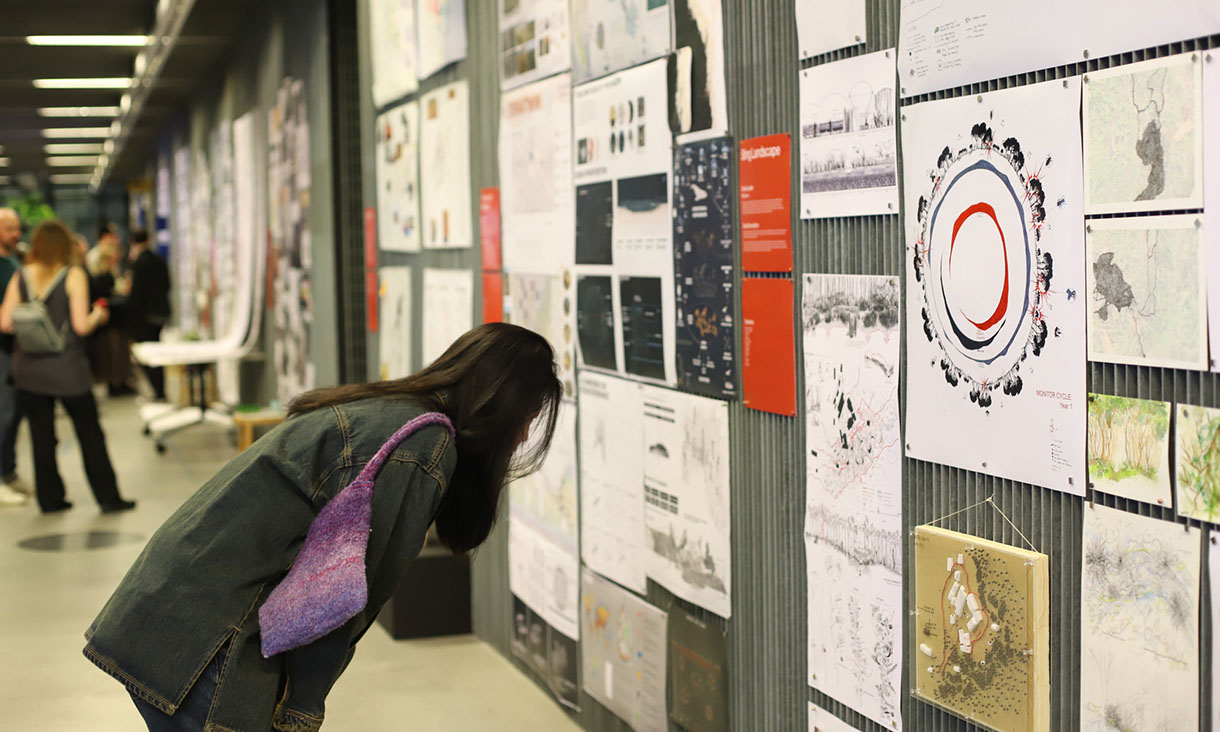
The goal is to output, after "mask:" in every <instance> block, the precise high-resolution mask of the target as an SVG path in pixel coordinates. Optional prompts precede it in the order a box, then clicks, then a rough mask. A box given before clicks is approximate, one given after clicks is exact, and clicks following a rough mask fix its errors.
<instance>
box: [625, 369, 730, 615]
mask: <svg viewBox="0 0 1220 732" xmlns="http://www.w3.org/2000/svg"><path fill="white" fill-rule="evenodd" d="M643 403H644V425H643V426H644V433H643V434H644V441H643V444H642V445H641V448H642V450H643V452H644V523H645V526H646V527H647V534H646V537H645V546H646V548H647V552H646V561H647V564H646V566H647V568H648V576H649V577H652V578H653V579H655V580H656V581H657V582H659V583H661V584H662V585H664V586H665V587H667V588H668V589H669V590H670V592H673V593H674V594H675V595H677V596H678V597H681V598H682V599H684V600H687V601H689V602H693V603H695V604H696V605H699V606H700V607H704V608H707V609H708V610H710V611H712V612H714V613H716V614H717V615H719V616H720V617H722V618H728V617H730V615H731V614H732V597H733V593H732V572H731V570H732V542H731V541H730V529H731V521H730V517H729V410H728V405H727V404H725V403H724V402H721V401H717V400H714V399H707V398H705V397H700V396H695V395H693V394H685V393H683V392H678V391H673V390H671V389H663V388H660V387H655V386H645V387H644V393H643Z"/></svg>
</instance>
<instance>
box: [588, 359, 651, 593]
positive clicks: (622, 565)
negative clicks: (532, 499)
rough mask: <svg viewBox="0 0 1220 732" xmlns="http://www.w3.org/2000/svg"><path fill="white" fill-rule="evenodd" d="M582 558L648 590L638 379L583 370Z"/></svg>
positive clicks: (628, 585) (625, 583)
mask: <svg viewBox="0 0 1220 732" xmlns="http://www.w3.org/2000/svg"><path fill="white" fill-rule="evenodd" d="M578 378H579V380H580V556H581V559H582V560H583V561H584V563H585V565H586V566H588V567H589V568H590V569H592V570H594V571H596V572H597V573H598V574H601V575H603V576H605V577H608V578H610V579H612V580H614V581H615V582H617V583H619V584H620V585H622V586H624V587H626V588H627V589H630V590H634V591H635V592H638V593H640V594H643V593H644V591H645V590H646V589H647V584H648V582H647V579H646V577H645V569H644V556H645V554H644V538H645V537H644V534H645V528H644V450H643V437H642V435H643V433H644V424H643V420H644V408H643V402H642V393H641V390H642V389H643V387H642V386H640V385H639V384H638V383H636V382H634V381H628V380H626V379H619V378H615V377H613V376H606V375H604V374H598V373H595V372H592V371H585V370H584V369H581V371H580V374H579V377H578Z"/></svg>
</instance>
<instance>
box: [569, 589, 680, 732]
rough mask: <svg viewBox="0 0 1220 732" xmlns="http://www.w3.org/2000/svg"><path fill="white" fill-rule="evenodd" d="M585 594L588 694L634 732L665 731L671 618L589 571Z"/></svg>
mask: <svg viewBox="0 0 1220 732" xmlns="http://www.w3.org/2000/svg"><path fill="white" fill-rule="evenodd" d="M580 592H581V603H580V609H581V635H580V651H581V661H582V673H581V675H580V677H581V682H582V683H583V684H584V688H585V691H586V692H587V693H588V694H589V696H591V697H593V698H594V699H596V700H597V701H598V702H600V703H601V704H602V705H603V706H605V707H606V708H607V709H609V710H610V711H611V712H613V713H614V714H616V715H618V716H619V718H620V719H622V720H623V721H624V722H626V723H627V724H628V725H629V726H630V727H631V729H633V730H635V732H666V731H667V730H668V729H669V721H668V715H667V713H666V699H665V684H666V679H667V677H666V673H665V671H666V666H665V658H666V653H667V649H666V647H665V646H666V623H667V622H668V620H669V616H668V615H667V614H666V613H665V611H664V610H658V609H657V608H655V607H653V606H652V605H649V604H648V603H647V602H645V601H644V600H641V599H640V598H638V597H636V596H635V595H633V594H631V593H630V592H627V591H626V590H624V589H623V588H621V587H619V586H618V585H616V584H614V583H613V582H610V581H609V580H606V579H603V578H602V577H599V576H598V575H596V574H594V573H593V572H590V571H589V570H588V568H585V569H584V571H583V572H582V573H581V591H580Z"/></svg>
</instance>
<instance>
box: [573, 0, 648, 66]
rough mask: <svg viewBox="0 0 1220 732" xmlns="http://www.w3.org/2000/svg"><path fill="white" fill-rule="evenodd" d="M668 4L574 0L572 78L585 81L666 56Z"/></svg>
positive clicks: (642, 1)
mask: <svg viewBox="0 0 1220 732" xmlns="http://www.w3.org/2000/svg"><path fill="white" fill-rule="evenodd" d="M669 36H670V30H669V2H668V0H572V77H573V78H574V79H575V80H576V81H577V82H581V81H585V80H587V79H592V78H594V77H598V76H604V75H605V74H609V73H611V72H614V71H619V70H621V69H625V68H628V67H630V66H635V65H636V64H639V63H643V62H644V61H648V60H650V59H654V58H657V57H658V56H664V55H665V54H667V53H669V50H670V37H669Z"/></svg>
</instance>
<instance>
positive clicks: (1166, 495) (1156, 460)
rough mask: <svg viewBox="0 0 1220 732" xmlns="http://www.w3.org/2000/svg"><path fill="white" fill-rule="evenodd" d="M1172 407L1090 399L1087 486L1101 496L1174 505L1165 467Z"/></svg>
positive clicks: (1098, 396)
mask: <svg viewBox="0 0 1220 732" xmlns="http://www.w3.org/2000/svg"><path fill="white" fill-rule="evenodd" d="M1171 417H1172V405H1170V404H1169V403H1168V402H1158V401H1149V400H1147V399H1127V398H1125V397H1117V396H1107V395H1105V394H1090V395H1089V483H1090V484H1091V486H1092V487H1093V488H1094V489H1096V490H1099V491H1102V492H1103V493H1109V494H1111V495H1115V496H1122V497H1123V498H1130V499H1132V500H1134V501H1143V502H1144V503H1151V504H1154V505H1157V506H1172V505H1173V486H1172V480H1171V477H1170V464H1169V423H1170V420H1171Z"/></svg>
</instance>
